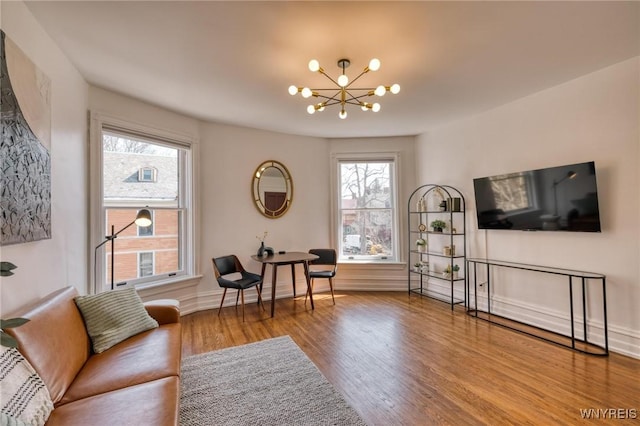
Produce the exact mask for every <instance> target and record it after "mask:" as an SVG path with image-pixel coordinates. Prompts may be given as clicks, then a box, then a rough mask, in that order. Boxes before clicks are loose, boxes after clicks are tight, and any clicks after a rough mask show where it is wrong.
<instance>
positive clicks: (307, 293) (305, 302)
mask: <svg viewBox="0 0 640 426" xmlns="http://www.w3.org/2000/svg"><path fill="white" fill-rule="evenodd" d="M313 280H315V278H311V291H313ZM308 296H309V289H307V292H306V293H305V295H304V306H307V297H308Z"/></svg>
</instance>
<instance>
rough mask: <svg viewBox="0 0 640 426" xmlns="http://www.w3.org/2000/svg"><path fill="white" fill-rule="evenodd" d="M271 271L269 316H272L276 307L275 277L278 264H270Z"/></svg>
mask: <svg viewBox="0 0 640 426" xmlns="http://www.w3.org/2000/svg"><path fill="white" fill-rule="evenodd" d="M271 268H273V269H272V273H271V318H273V313H274V312H275V309H276V279H277V272H276V271H277V270H278V265H276V264H273V265H271Z"/></svg>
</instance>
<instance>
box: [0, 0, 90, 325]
mask: <svg viewBox="0 0 640 426" xmlns="http://www.w3.org/2000/svg"><path fill="white" fill-rule="evenodd" d="M0 15H1V25H2V30H3V31H4V32H5V33H6V34H7V36H8V37H10V38H11V39H12V40H13V41H14V42H15V43H16V44H17V45H18V47H20V49H22V51H23V52H25V54H26V55H27V56H28V57H29V58H30V59H31V60H32V61H33V62H34V63H35V64H36V66H37V67H38V68H40V70H42V71H43V72H44V73H45V74H46V75H47V76H48V77H49V78H50V79H51V152H50V154H51V220H52V223H51V229H52V237H51V239H49V240H42V241H35V242H30V243H25V244H16V245H10V246H4V247H2V248H1V249H0V250H1V258H2V260H5V261H10V262H13V263H15V264H16V265H17V266H18V269H17V270H16V274H15V275H14V276H11V277H6V278H0V280H1V283H0V294H1V295H2V300H1V303H0V310H1V311H2V315H3V316H4V314H5V312H11V311H13V310H15V309H17V308H18V307H20V306H22V305H24V304H26V303H29V302H31V301H33V300H36V299H38V298H40V297H42V296H45V295H47V294H48V293H50V292H52V291H54V290H56V289H58V288H61V287H64V286H67V285H73V286H75V287H76V288H77V289H78V291H79V292H81V293H85V292H86V291H87V264H86V259H87V228H88V227H87V162H86V157H87V147H86V133H87V124H86V123H87V93H88V86H87V84H86V82H85V81H84V79H83V78H82V77H81V76H80V74H79V73H78V71H77V70H76V69H75V68H74V66H73V65H72V64H71V63H70V62H69V60H68V59H67V58H66V56H65V55H64V54H63V53H62V52H61V51H60V49H59V48H58V46H57V45H56V44H55V43H54V42H53V41H52V40H51V38H49V36H48V35H47V34H46V33H45V32H44V30H43V29H42V27H41V26H40V25H39V24H38V23H37V22H36V20H35V19H34V17H33V15H31V12H29V10H28V9H27V7H26V6H25V5H24V3H22V2H18V1H15V2H13V1H11V2H6V1H5V2H1V3H0Z"/></svg>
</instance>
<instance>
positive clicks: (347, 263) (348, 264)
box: [338, 260, 407, 270]
mask: <svg viewBox="0 0 640 426" xmlns="http://www.w3.org/2000/svg"><path fill="white" fill-rule="evenodd" d="M338 265H340V267H341V268H342V267H344V268H345V269H358V268H366V269H380V270H401V269H405V268H406V267H407V263H406V262H397V261H388V262H383V261H375V260H339V261H338Z"/></svg>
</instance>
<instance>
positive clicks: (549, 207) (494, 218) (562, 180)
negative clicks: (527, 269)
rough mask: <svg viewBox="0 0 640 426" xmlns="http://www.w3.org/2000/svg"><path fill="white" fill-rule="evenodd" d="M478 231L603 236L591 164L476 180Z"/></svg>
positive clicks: (571, 165)
mask: <svg viewBox="0 0 640 426" xmlns="http://www.w3.org/2000/svg"><path fill="white" fill-rule="evenodd" d="M473 188H474V192H475V199H476V212H477V216H478V228H479V229H515V230H523V231H578V232H600V210H599V209H598V190H597V187H596V167H595V163H594V162H593V161H590V162H587V163H578V164H570V165H567V166H560V167H549V168H546V169H538V170H529V171H525V172H518V173H509V174H504V175H496V176H488V177H482V178H476V179H474V180H473Z"/></svg>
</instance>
